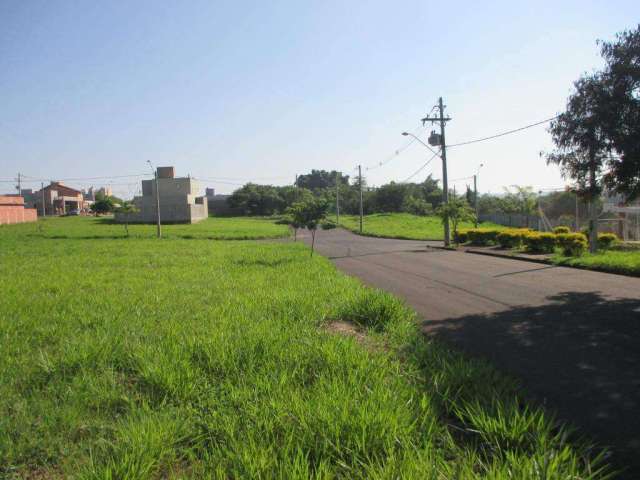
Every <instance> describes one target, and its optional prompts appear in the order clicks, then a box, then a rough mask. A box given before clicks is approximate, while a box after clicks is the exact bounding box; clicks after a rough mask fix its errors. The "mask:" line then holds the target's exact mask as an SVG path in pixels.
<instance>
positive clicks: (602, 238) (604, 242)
mask: <svg viewBox="0 0 640 480" xmlns="http://www.w3.org/2000/svg"><path fill="white" fill-rule="evenodd" d="M617 241H618V237H617V236H616V235H615V234H614V233H599V234H598V250H608V249H610V248H611V247H612V246H613V244H615V243H616V242H617Z"/></svg>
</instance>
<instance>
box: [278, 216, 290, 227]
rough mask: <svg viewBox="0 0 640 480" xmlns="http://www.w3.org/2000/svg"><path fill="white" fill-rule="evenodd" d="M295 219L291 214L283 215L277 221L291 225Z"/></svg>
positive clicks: (280, 223) (279, 223)
mask: <svg viewBox="0 0 640 480" xmlns="http://www.w3.org/2000/svg"><path fill="white" fill-rule="evenodd" d="M292 221H293V219H292V218H291V216H290V215H283V216H281V217H280V218H278V219H277V220H276V221H275V224H276V225H291V222H292Z"/></svg>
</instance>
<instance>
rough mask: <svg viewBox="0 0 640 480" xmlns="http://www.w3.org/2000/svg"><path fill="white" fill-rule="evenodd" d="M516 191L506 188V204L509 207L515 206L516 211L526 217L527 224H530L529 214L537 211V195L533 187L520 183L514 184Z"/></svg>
mask: <svg viewBox="0 0 640 480" xmlns="http://www.w3.org/2000/svg"><path fill="white" fill-rule="evenodd" d="M512 187H513V188H514V191H511V190H509V189H508V188H505V192H506V193H507V195H506V197H505V199H504V200H505V206H506V208H507V209H513V208H515V212H514V211H511V212H508V213H519V214H521V215H523V216H525V217H526V220H527V226H529V216H531V215H534V214H535V212H536V204H537V196H536V194H535V192H534V191H533V187H524V186H520V185H512Z"/></svg>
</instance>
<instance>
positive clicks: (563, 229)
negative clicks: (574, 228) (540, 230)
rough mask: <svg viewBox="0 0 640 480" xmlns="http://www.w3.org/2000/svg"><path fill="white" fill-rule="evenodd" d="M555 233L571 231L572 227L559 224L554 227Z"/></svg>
mask: <svg viewBox="0 0 640 480" xmlns="http://www.w3.org/2000/svg"><path fill="white" fill-rule="evenodd" d="M553 233H555V234H561V233H571V229H570V228H569V227H565V226H562V225H561V226H558V227H556V228H554V229H553Z"/></svg>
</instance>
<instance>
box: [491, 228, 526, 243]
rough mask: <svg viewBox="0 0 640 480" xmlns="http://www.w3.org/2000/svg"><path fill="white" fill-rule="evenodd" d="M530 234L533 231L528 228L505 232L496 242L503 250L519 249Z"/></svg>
mask: <svg viewBox="0 0 640 480" xmlns="http://www.w3.org/2000/svg"><path fill="white" fill-rule="evenodd" d="M530 232H531V230H529V229H526V228H514V229H510V230H503V231H502V232H500V233H498V235H497V237H496V240H497V242H498V244H499V245H500V246H501V247H502V248H519V247H521V246H522V242H523V241H524V237H525V236H526V235H528V234H529V233H530Z"/></svg>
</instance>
